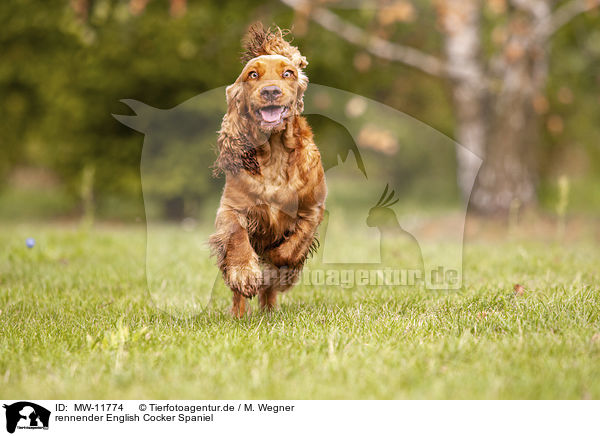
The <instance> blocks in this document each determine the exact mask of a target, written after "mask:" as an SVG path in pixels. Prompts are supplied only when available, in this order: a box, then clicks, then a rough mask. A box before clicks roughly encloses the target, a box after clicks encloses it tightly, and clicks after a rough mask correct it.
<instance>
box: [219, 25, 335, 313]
mask: <svg viewBox="0 0 600 436" xmlns="http://www.w3.org/2000/svg"><path fill="white" fill-rule="evenodd" d="M243 45H244V54H243V57H242V61H243V62H246V64H245V66H244V68H243V69H242V72H241V74H240V75H239V77H238V78H237V80H236V81H235V83H234V84H233V85H231V86H229V87H227V106H228V109H227V114H226V115H225V116H224V118H223V122H222V125H221V130H220V131H219V138H218V141H217V144H218V151H219V155H218V158H217V160H216V163H215V171H216V172H217V173H224V174H225V188H224V190H223V195H222V197H221V203H220V206H219V210H218V211H217V217H216V222H215V226H216V232H215V233H214V234H213V235H212V236H211V237H210V239H209V244H210V247H211V250H212V252H213V254H214V255H215V257H216V259H217V263H218V266H219V268H220V269H221V271H222V272H223V278H224V280H225V283H226V284H227V286H229V287H230V288H231V290H232V291H233V307H232V313H233V315H234V316H237V317H242V316H243V315H244V314H245V312H246V298H252V297H254V296H255V295H257V294H258V296H259V300H260V305H261V307H262V308H264V309H271V308H273V307H274V305H275V302H276V300H277V293H278V292H283V291H286V290H287V289H289V288H291V287H292V286H293V285H294V283H295V282H296V281H297V280H298V277H299V275H300V271H301V269H302V266H303V265H304V262H305V261H306V258H307V257H308V255H309V254H310V253H311V251H312V250H314V249H315V247H316V244H317V241H316V231H317V227H318V225H319V223H320V222H321V221H322V219H323V212H324V208H325V197H326V195H327V188H326V185H325V175H324V172H323V165H322V163H321V156H320V154H319V150H318V149H317V147H316V145H315V143H314V141H313V135H312V131H311V129H310V127H309V125H308V123H307V121H306V119H305V118H304V117H302V116H301V115H300V114H301V113H302V111H303V109H304V101H303V95H304V91H305V90H306V87H307V84H308V78H307V77H306V75H305V74H304V72H303V71H302V69H303V68H304V67H306V65H307V64H308V62H307V61H306V58H305V57H304V56H302V55H301V54H300V51H299V50H298V49H297V48H296V47H294V46H292V45H290V44H289V43H288V42H287V41H286V40H285V39H284V32H283V31H281V30H280V29H279V28H276V29H275V30H271V29H264V28H263V26H262V25H261V24H255V25H253V26H252V27H250V29H249V31H248V34H247V35H246V38H245V39H244V43H243Z"/></svg>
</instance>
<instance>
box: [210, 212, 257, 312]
mask: <svg viewBox="0 0 600 436" xmlns="http://www.w3.org/2000/svg"><path fill="white" fill-rule="evenodd" d="M240 221H243V217H240V216H239V215H238V213H237V212H235V211H232V210H219V212H218V213H217V219H216V223H215V225H216V228H217V231H216V232H215V234H213V235H212V236H211V237H210V239H209V244H210V246H211V249H212V251H213V254H215V255H216V257H217V264H218V266H219V268H220V269H221V271H222V272H223V279H224V280H225V283H226V284H227V286H229V288H231V290H232V291H233V292H234V298H233V308H232V311H233V312H235V313H234V315H236V316H242V315H243V313H244V311H245V301H244V298H245V297H254V296H255V295H256V294H257V292H258V290H259V287H260V285H261V283H262V271H261V269H260V266H259V263H258V255H257V254H256V252H255V251H254V249H253V248H252V245H250V239H249V237H248V232H247V230H246V229H245V227H244V226H243V225H242V223H241V222H240Z"/></svg>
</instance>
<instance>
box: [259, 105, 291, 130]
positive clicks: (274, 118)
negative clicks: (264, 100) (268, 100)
mask: <svg viewBox="0 0 600 436" xmlns="http://www.w3.org/2000/svg"><path fill="white" fill-rule="evenodd" d="M258 113H259V114H260V118H261V121H262V124H263V125H266V126H275V125H277V124H279V123H280V122H281V121H282V120H283V117H285V115H286V114H287V108H286V107H285V106H265V107H263V108H260V109H259V110H258Z"/></svg>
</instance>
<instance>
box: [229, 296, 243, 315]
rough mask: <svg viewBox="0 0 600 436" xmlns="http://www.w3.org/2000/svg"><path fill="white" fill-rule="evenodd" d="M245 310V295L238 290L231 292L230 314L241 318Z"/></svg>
mask: <svg viewBox="0 0 600 436" xmlns="http://www.w3.org/2000/svg"><path fill="white" fill-rule="evenodd" d="M246 311H247V302H246V297H244V296H243V295H242V294H240V293H239V292H234V293H233V305H232V306H231V314H232V315H233V316H234V317H236V318H243V317H244V315H245V314H246Z"/></svg>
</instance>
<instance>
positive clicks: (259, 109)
mask: <svg viewBox="0 0 600 436" xmlns="http://www.w3.org/2000/svg"><path fill="white" fill-rule="evenodd" d="M284 35H285V32H284V31H282V30H281V29H279V28H276V29H275V30H271V29H265V28H264V27H263V26H262V24H260V23H257V24H254V25H253V26H251V27H250V29H249V30H248V34H247V35H246V37H245V38H244V42H243V46H244V53H243V55H242V61H243V62H245V65H244V68H243V69H242V72H241V74H240V75H239V77H238V78H237V80H236V81H235V83H234V84H233V85H231V86H229V87H228V88H227V104H228V107H229V109H228V114H231V115H230V116H232V115H234V114H235V113H237V114H238V115H239V116H242V117H246V118H247V120H248V121H249V122H250V123H253V124H254V125H255V126H256V128H258V129H259V130H260V131H262V132H265V133H271V132H273V131H277V130H280V129H282V128H283V126H284V125H285V120H287V119H288V118H289V117H292V116H294V115H297V114H300V113H301V112H302V111H303V109H304V102H303V96H304V91H305V90H306V86H307V84H308V78H307V77H306V75H305V74H304V72H303V70H302V69H303V68H304V67H305V66H306V65H308V62H307V61H306V58H305V57H304V56H302V55H301V54H300V51H299V50H298V48H297V47H294V46H292V45H290V43H289V42H287V41H286V40H285V39H284Z"/></svg>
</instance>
